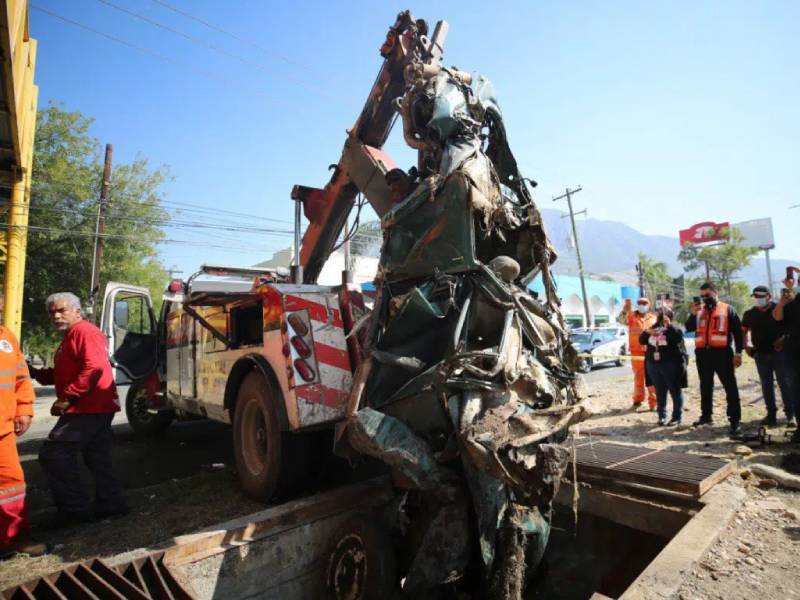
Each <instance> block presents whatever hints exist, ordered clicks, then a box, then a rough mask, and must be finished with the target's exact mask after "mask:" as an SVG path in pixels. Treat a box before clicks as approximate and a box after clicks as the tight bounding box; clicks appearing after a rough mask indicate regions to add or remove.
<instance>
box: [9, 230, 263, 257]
mask: <svg viewBox="0 0 800 600" xmlns="http://www.w3.org/2000/svg"><path fill="white" fill-rule="evenodd" d="M9 227H11V228H14V229H27V230H28V232H29V233H62V234H64V235H72V236H76V237H94V235H95V234H94V232H91V231H75V230H74V229H59V228H57V227H38V226H36V225H9ZM100 237H102V238H104V239H114V240H132V241H133V240H138V241H141V239H142V238H141V236H135V235H121V234H114V233H103V234H102V235H101V236H100ZM151 243H153V244H157V245H161V244H176V245H187V246H202V247H203V248H219V249H223V250H232V249H234V248H236V246H220V245H215V244H206V243H203V242H193V241H190V240H175V239H169V238H167V239H160V240H151ZM239 249H241V250H244V251H249V252H270V250H269V249H267V248H252V247H239Z"/></svg>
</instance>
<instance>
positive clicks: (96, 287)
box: [89, 144, 113, 323]
mask: <svg viewBox="0 0 800 600" xmlns="http://www.w3.org/2000/svg"><path fill="white" fill-rule="evenodd" d="M112 153H113V148H112V146H111V144H106V158H105V162H104V164H103V182H102V184H101V185H100V206H98V207H97V224H96V226H95V232H94V258H93V259H92V284H91V287H90V288H89V306H91V308H92V320H93V321H94V322H95V323H97V311H96V310H95V305H96V300H97V296H98V293H99V291H100V269H101V268H102V265H103V234H104V233H105V229H106V208H107V204H108V188H109V187H110V185H111V156H112Z"/></svg>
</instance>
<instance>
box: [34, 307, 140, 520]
mask: <svg viewBox="0 0 800 600" xmlns="http://www.w3.org/2000/svg"><path fill="white" fill-rule="evenodd" d="M47 310H48V312H49V313H50V320H51V321H52V323H53V326H54V327H55V329H56V330H57V331H59V332H61V333H62V334H63V335H64V339H63V340H62V341H61V344H60V345H59V346H58V349H57V350H56V354H55V368H53V369H33V368H31V376H32V377H33V378H34V379H36V380H37V381H38V382H39V383H41V384H43V385H50V384H55V388H56V401H55V403H54V404H53V406H52V407H51V409H50V413H51V414H52V415H54V416H58V422H56V424H55V426H54V427H53V429H52V431H51V432H50V435H49V436H48V439H47V440H46V441H45V442H44V444H42V448H41V450H40V451H39V463H40V464H41V466H42V470H43V471H44V473H45V475H46V477H47V481H48V484H49V486H50V491H51V492H52V494H53V500H54V501H55V504H56V507H57V509H58V515H57V517H56V522H55V523H54V525H56V526H59V525H70V524H74V523H80V522H85V521H88V520H90V519H92V518H95V517H97V518H104V517H110V516H115V515H122V514H126V513H127V512H128V508H127V505H126V504H125V501H124V500H123V498H122V493H121V490H120V487H119V485H118V484H117V481H116V478H115V477H114V473H113V470H112V468H111V420H112V419H113V418H114V413H116V412H117V411H118V410H119V400H118V397H117V388H116V386H115V385H114V375H113V372H112V370H111V364H110V363H109V361H108V353H107V344H106V338H105V336H104V335H103V333H102V332H101V331H100V330H99V329H98V328H97V327H96V326H95V325H94V324H92V323H90V322H89V321H84V320H83V318H82V317H81V303H80V300H79V299H78V297H77V296H75V295H74V294H71V293H69V292H62V293H59V294H53V295H52V296H50V297H49V298H48V299H47ZM79 456H83V459H84V462H85V463H86V466H87V467H88V468H89V470H90V471H91V472H92V475H93V476H94V480H95V502H94V503H92V502H91V500H90V499H89V497H88V496H87V495H86V491H85V490H84V489H83V483H82V481H81V474H80V471H79V469H78V457H79Z"/></svg>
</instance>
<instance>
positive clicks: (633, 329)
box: [627, 310, 656, 356]
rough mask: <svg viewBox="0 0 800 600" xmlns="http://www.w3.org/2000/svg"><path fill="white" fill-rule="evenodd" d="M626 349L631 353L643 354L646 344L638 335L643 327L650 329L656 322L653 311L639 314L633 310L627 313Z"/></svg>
mask: <svg viewBox="0 0 800 600" xmlns="http://www.w3.org/2000/svg"><path fill="white" fill-rule="evenodd" d="M627 321H628V349H629V352H630V353H631V354H636V355H637V356H644V353H645V352H646V351H647V345H646V344H642V343H641V342H640V341H639V337H640V336H641V335H642V332H643V331H644V330H645V329H650V328H651V327H652V326H653V325H655V324H656V316H655V315H654V314H653V313H649V312H648V313H645V314H641V313H640V312H639V311H636V310H635V311H633V312H631V313H630V314H629V315H628V319H627Z"/></svg>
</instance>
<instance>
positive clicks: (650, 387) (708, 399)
mask: <svg viewBox="0 0 800 600" xmlns="http://www.w3.org/2000/svg"><path fill="white" fill-rule="evenodd" d="M784 284H785V287H784V288H783V289H782V290H781V294H780V297H779V299H778V301H777V302H775V301H773V299H772V294H771V292H770V290H769V289H768V288H767V287H766V286H756V287H755V288H753V290H752V295H751V300H752V304H753V305H752V307H750V308H749V309H748V310H746V311H745V312H744V314H743V315H742V316H741V317H740V316H739V314H738V313H737V311H736V309H735V308H734V307H733V306H732V305H731V304H729V303H726V302H723V301H722V300H720V298H719V293H718V290H717V289H716V287H715V286H714V284H713V283H710V282H707V283H704V284H703V285H701V286H700V294H699V296H696V297H695V298H694V300H693V301H692V303H691V305H690V314H689V317H688V318H687V319H686V321H685V323H684V329H685V331H686V332H693V333H694V340H695V351H694V355H695V363H696V368H697V375H698V379H699V382H700V416H699V418H698V419H697V420H695V421H694V422H693V426H694V427H705V426H710V425H713V422H714V421H713V419H714V414H713V412H714V403H713V395H714V380H715V377H716V378H717V379H719V382H720V383H721V384H722V387H723V389H724V390H725V399H726V405H727V410H726V416H727V419H728V425H729V433H730V435H731V437H738V436H740V435H742V422H741V421H742V408H741V398H740V395H739V386H738V383H737V380H736V369H737V368H738V367H740V366H741V364H742V354H743V353H746V354H747V355H748V356H750V357H752V358H753V359H754V361H755V364H756V368H757V371H758V376H759V380H760V382H761V391H762V395H763V398H764V404H765V409H766V417H765V418H764V419H763V421H762V422H761V423H760V425H761V426H764V427H776V426H779V425H780V424H781V422H779V419H778V403H777V397H776V390H775V385H776V383H777V387H778V389H779V390H780V394H781V405H782V408H783V423H782V424H783V425H785V426H786V427H788V428H794V429H795V432H794V433H793V435H792V438H791V439H792V442H795V443H800V429H798V428H797V427H798V422H797V419H798V417H800V296H798V295H797V294H796V293H795V292H794V280H793V278H792V277H791V276H788V275H787V278H786V280H785V281H784ZM673 317H674V315H673V312H672V309H671V306H669V305H668V304H663V305H661V306H659V307H658V308H657V309H656V310H655V311H651V310H650V302H649V300H648V299H647V298H640V299H639V300H638V302H637V306H636V310H635V311H633V310H630V309H627V308H626V310H624V311H623V313H622V315H621V317H620V322H621V323H623V324H625V325H627V326H628V332H629V348H630V354H631V356H630V358H631V365H632V370H633V394H632V407H633V409H634V410H637V409H638V408H639V407H641V406H642V404H643V403H644V400H645V398H647V399H648V404H649V406H650V409H651V410H653V409H655V410H657V413H658V424H659V425H666V426H670V425H680V424H681V422H682V418H683V405H684V398H683V389H685V388H686V387H687V386H688V377H687V375H688V364H689V355H688V352H687V350H686V346H685V344H684V334H683V332H682V331H681V330H680V329H679V328H678V327H676V326H675V324H674V323H673ZM668 396H670V397H671V398H672V402H673V408H672V412H671V414H670V415H669V418H668V415H667V398H668Z"/></svg>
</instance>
